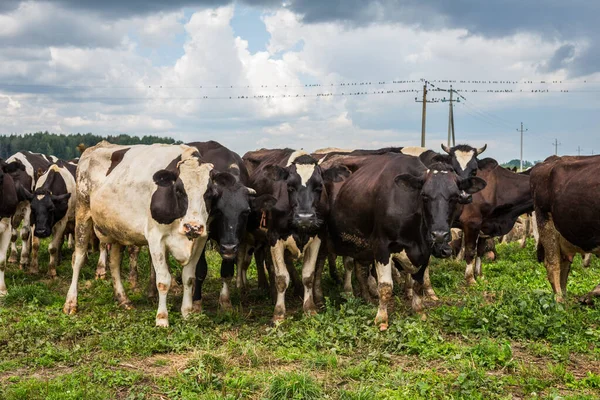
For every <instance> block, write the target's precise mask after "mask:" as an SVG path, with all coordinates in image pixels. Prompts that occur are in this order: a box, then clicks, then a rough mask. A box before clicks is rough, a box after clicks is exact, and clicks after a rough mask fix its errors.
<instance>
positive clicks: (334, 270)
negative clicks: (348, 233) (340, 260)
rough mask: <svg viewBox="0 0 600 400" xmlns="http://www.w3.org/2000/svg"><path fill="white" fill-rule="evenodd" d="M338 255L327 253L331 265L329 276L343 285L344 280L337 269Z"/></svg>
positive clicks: (328, 263)
mask: <svg viewBox="0 0 600 400" xmlns="http://www.w3.org/2000/svg"><path fill="white" fill-rule="evenodd" d="M336 261H337V255H336V254H334V253H329V254H327V265H328V266H329V277H330V278H331V280H332V281H333V282H334V283H335V284H336V285H341V284H342V280H341V279H340V276H339V275H338V270H337V262H336Z"/></svg>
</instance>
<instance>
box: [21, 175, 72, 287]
mask: <svg viewBox="0 0 600 400" xmlns="http://www.w3.org/2000/svg"><path fill="white" fill-rule="evenodd" d="M75 187H76V185H75V178H74V177H73V175H72V174H71V172H70V171H69V170H68V169H67V168H66V167H59V166H58V165H56V164H53V165H51V166H50V168H49V169H48V171H46V173H45V174H43V175H42V176H41V177H40V178H39V179H38V181H37V183H36V185H35V191H34V193H33V195H32V196H31V198H30V199H29V200H30V202H31V224H32V226H33V227H34V232H33V234H34V237H33V238H32V251H31V265H30V271H31V272H32V273H37V272H38V250H39V247H40V243H39V239H43V238H46V237H49V236H50V235H52V241H51V242H50V244H49V245H48V252H49V253H50V263H49V264H48V275H49V276H50V277H51V278H55V277H56V264H57V262H58V259H59V257H60V249H61V247H62V243H63V240H64V234H65V233H67V234H68V233H71V232H73V229H74V226H75V199H76V192H75Z"/></svg>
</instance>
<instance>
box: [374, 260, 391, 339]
mask: <svg viewBox="0 0 600 400" xmlns="http://www.w3.org/2000/svg"><path fill="white" fill-rule="evenodd" d="M375 268H376V269H377V283H378V285H377V289H378V291H379V309H378V310H377V316H376V317H375V324H377V325H379V330H380V331H385V330H387V328H388V326H389V323H388V313H387V304H388V302H389V301H390V300H391V299H392V294H393V289H394V282H393V280H392V259H391V257H389V259H388V261H387V263H386V264H382V263H380V262H379V261H375Z"/></svg>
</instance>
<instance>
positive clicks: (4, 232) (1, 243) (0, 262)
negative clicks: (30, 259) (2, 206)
mask: <svg viewBox="0 0 600 400" xmlns="http://www.w3.org/2000/svg"><path fill="white" fill-rule="evenodd" d="M11 234H12V229H11V221H10V218H2V219H1V220H0V297H2V296H6V295H7V294H8V292H7V290H6V283H5V282H4V270H5V268H6V253H7V251H8V248H9V246H10V239H11Z"/></svg>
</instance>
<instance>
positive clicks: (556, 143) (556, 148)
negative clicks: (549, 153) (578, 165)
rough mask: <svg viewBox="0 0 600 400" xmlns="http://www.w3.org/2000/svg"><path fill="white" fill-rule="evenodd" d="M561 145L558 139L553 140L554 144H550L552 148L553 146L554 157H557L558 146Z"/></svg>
mask: <svg viewBox="0 0 600 400" xmlns="http://www.w3.org/2000/svg"><path fill="white" fill-rule="evenodd" d="M561 145H562V143H559V142H558V139H554V143H552V146H554V155H555V156H557V155H558V146H561Z"/></svg>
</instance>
